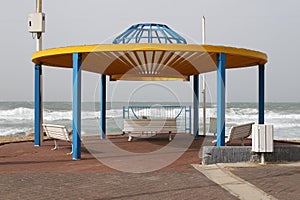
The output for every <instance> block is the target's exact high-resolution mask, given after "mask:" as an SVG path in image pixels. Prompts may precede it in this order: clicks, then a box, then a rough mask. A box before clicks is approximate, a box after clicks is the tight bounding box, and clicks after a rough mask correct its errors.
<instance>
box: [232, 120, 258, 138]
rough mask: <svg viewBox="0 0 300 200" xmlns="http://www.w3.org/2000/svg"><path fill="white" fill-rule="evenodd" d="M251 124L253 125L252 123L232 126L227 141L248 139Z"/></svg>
mask: <svg viewBox="0 0 300 200" xmlns="http://www.w3.org/2000/svg"><path fill="white" fill-rule="evenodd" d="M253 124H254V122H252V123H248V124H241V125H237V126H233V127H232V128H231V129H230V133H229V136H228V139H229V141H231V140H234V139H243V138H247V137H249V136H250V135H251V133H252V125H253Z"/></svg>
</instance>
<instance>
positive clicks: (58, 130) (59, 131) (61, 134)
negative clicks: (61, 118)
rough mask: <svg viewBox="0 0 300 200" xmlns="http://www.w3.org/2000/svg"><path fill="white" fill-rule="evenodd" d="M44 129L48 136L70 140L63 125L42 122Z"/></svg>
mask: <svg viewBox="0 0 300 200" xmlns="http://www.w3.org/2000/svg"><path fill="white" fill-rule="evenodd" d="M43 127H44V130H45V132H46V134H47V136H48V137H49V138H53V139H58V140H65V141H69V142H71V140H72V139H71V137H70V136H69V133H68V130H67V128H66V127H65V126H60V125H53V124H43Z"/></svg>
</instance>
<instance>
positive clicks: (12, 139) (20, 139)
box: [0, 136, 33, 144]
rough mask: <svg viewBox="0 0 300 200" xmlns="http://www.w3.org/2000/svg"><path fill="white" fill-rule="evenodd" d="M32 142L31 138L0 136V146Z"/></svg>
mask: <svg viewBox="0 0 300 200" xmlns="http://www.w3.org/2000/svg"><path fill="white" fill-rule="evenodd" d="M24 141H33V136H0V144H7V143H12V142H24Z"/></svg>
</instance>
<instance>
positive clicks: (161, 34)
mask: <svg viewBox="0 0 300 200" xmlns="http://www.w3.org/2000/svg"><path fill="white" fill-rule="evenodd" d="M128 43H148V44H149V43H150V44H153V43H159V44H187V42H186V40H185V39H184V38H183V37H182V36H180V35H179V34H178V33H176V32H175V31H174V30H172V29H171V28H169V27H168V26H167V25H165V24H156V23H144V24H135V25H132V26H131V27H129V28H128V29H127V30H126V31H124V32H123V33H121V34H120V35H119V36H118V37H116V38H115V39H114V41H113V44H128Z"/></svg>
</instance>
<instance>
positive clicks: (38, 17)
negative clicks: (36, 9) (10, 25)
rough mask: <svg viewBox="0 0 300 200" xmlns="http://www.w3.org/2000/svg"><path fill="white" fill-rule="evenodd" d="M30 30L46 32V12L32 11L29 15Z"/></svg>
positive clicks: (31, 31)
mask: <svg viewBox="0 0 300 200" xmlns="http://www.w3.org/2000/svg"><path fill="white" fill-rule="evenodd" d="M28 31H29V32H30V33H42V32H43V33H44V32H45V13H30V14H29V15H28Z"/></svg>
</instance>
